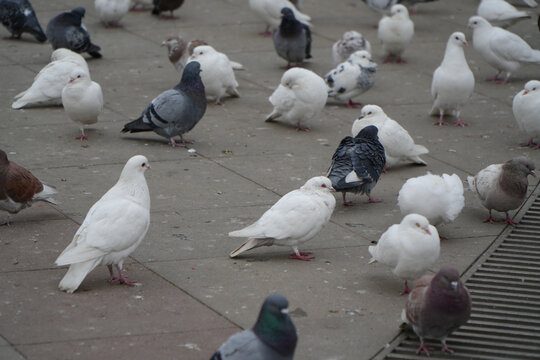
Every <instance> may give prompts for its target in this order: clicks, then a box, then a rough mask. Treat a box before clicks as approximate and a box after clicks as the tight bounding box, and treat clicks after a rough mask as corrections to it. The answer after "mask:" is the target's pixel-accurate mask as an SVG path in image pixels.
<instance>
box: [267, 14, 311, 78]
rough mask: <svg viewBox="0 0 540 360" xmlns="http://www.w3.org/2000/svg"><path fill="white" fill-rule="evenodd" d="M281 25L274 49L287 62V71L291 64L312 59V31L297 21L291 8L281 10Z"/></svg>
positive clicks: (276, 35)
mask: <svg viewBox="0 0 540 360" xmlns="http://www.w3.org/2000/svg"><path fill="white" fill-rule="evenodd" d="M281 14H282V16H281V24H279V27H278V29H277V30H276V31H275V32H274V36H273V38H274V47H275V49H276V52H277V54H278V55H279V56H280V57H282V58H283V59H285V60H287V66H286V67H285V68H286V69H289V68H290V67H291V63H295V64H297V65H299V64H301V63H302V62H303V61H304V59H310V58H311V31H310V30H309V26H307V25H306V24H303V23H301V22H300V21H298V20H296V18H295V17H294V13H293V11H292V10H291V9H290V8H287V7H285V8H283V9H281Z"/></svg>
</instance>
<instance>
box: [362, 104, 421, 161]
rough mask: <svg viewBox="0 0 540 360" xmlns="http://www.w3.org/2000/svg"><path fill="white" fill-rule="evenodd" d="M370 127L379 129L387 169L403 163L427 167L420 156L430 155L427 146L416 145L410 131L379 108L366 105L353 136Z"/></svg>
mask: <svg viewBox="0 0 540 360" xmlns="http://www.w3.org/2000/svg"><path fill="white" fill-rule="evenodd" d="M368 125H375V126H376V127H377V128H378V129H379V140H380V142H381V144H382V145H383V147H384V152H385V155H386V168H390V167H392V166H395V165H397V164H399V163H400V162H403V161H412V162H413V163H415V164H420V165H427V164H426V162H425V161H424V160H423V159H422V158H420V155H424V154H427V153H429V150H428V149H426V147H425V146H422V145H417V144H415V143H414V140H413V138H412V137H411V135H409V133H408V131H407V130H405V129H404V128H403V127H402V126H401V125H400V124H399V123H398V122H397V121H395V120H392V119H391V118H389V117H388V115H386V114H385V113H384V111H383V109H381V108H380V107H379V106H377V105H366V106H364V107H363V108H362V110H361V111H360V117H359V118H358V119H356V120H355V121H354V123H353V125H352V131H351V132H352V136H353V137H354V136H356V135H357V134H358V133H359V132H360V130H362V129H363V128H365V127H366V126H368Z"/></svg>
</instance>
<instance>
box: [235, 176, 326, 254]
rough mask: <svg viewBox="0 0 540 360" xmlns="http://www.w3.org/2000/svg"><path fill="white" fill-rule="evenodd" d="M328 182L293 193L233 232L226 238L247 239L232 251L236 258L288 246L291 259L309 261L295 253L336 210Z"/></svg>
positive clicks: (316, 181) (320, 179)
mask: <svg viewBox="0 0 540 360" xmlns="http://www.w3.org/2000/svg"><path fill="white" fill-rule="evenodd" d="M332 191H334V188H333V187H332V182H331V181H330V179H328V178H327V177H324V176H317V177H314V178H311V179H309V180H308V181H307V182H306V183H305V184H304V185H303V186H302V187H301V188H300V189H297V190H293V191H291V192H289V193H287V194H285V196H283V197H282V198H281V199H279V200H278V202H277V203H275V204H274V205H273V206H272V207H271V208H270V209H268V210H267V211H266V212H265V213H264V214H263V215H262V216H261V218H260V219H259V220H257V221H256V222H255V223H253V224H251V225H249V226H248V227H246V228H244V229H241V230H237V231H232V232H230V233H229V236H235V237H247V238H249V239H248V240H247V241H246V242H245V243H243V244H242V245H240V247H238V248H237V249H235V250H233V251H232V252H231V253H230V254H229V256H230V257H235V256H238V255H239V254H241V253H243V252H244V251H247V250H250V249H254V248H256V247H259V246H270V245H280V246H291V247H292V248H293V249H294V253H293V254H291V255H290V258H291V259H298V260H311V259H313V258H312V257H309V256H307V255H309V254H310V252H307V251H306V252H304V251H299V250H298V245H299V244H301V243H303V242H306V241H308V240H310V239H311V238H312V237H314V236H315V235H317V233H319V231H321V230H322V228H323V227H324V226H325V225H326V223H328V221H329V220H330V216H331V215H332V212H333V211H334V208H335V207H336V199H335V198H334V195H333V194H332Z"/></svg>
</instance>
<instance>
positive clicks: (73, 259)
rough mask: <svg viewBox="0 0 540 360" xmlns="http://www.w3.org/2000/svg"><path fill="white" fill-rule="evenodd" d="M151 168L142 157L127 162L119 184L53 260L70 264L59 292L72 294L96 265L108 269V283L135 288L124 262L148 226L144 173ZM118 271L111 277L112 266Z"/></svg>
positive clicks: (90, 214)
mask: <svg viewBox="0 0 540 360" xmlns="http://www.w3.org/2000/svg"><path fill="white" fill-rule="evenodd" d="M147 169H150V164H149V163H148V159H147V158H146V157H144V156H142V155H136V156H133V157H132V158H131V159H129V160H128V161H127V163H126V165H125V166H124V169H123V170H122V173H121V174H120V178H119V179H118V182H117V183H116V184H115V185H114V186H113V187H112V188H110V189H109V191H107V192H106V193H105V195H103V196H102V197H101V199H99V200H98V201H97V202H96V203H95V204H94V205H93V206H92V207H91V208H90V210H89V211H88V214H87V215H86V218H85V219H84V221H83V223H82V225H81V227H80V228H79V230H77V232H76V233H75V236H74V237H73V240H72V241H71V243H70V244H69V245H68V246H67V247H66V249H65V250H64V251H62V253H61V254H60V256H58V258H57V259H56V265H57V266H64V265H69V270H68V272H67V273H66V275H65V276H64V278H63V279H62V280H61V281H60V284H59V285H58V287H59V288H60V290H63V291H67V292H68V293H72V292H74V291H75V290H77V288H78V287H79V285H80V284H81V282H82V281H83V280H84V278H85V277H86V275H88V273H90V271H92V270H93V269H94V268H95V267H96V266H98V265H107V266H108V267H109V273H110V281H112V282H114V281H120V283H123V284H128V285H134V284H135V282H134V281H128V279H127V278H126V276H125V274H124V273H123V271H122V265H123V263H124V260H125V259H126V258H127V257H128V256H129V254H131V253H132V252H133V251H134V250H135V249H136V248H137V246H139V243H140V242H141V241H142V239H143V238H144V236H145V235H146V232H147V230H148V226H149V225H150V194H149V192H148V185H147V184H146V179H145V178H144V173H145V171H146V170H147ZM112 265H115V267H116V269H117V271H118V277H116V276H114V273H113V267H112Z"/></svg>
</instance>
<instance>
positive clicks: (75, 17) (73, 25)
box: [46, 7, 101, 58]
mask: <svg viewBox="0 0 540 360" xmlns="http://www.w3.org/2000/svg"><path fill="white" fill-rule="evenodd" d="M85 12H86V10H85V9H84V8H83V7H77V8H75V9H73V10H71V11H69V12H63V13H61V14H59V15H56V16H55V17H54V18H52V19H51V21H49V24H48V25H47V31H46V33H47V37H48V38H49V41H50V43H51V45H52V47H53V49H55V50H56V49H58V48H66V49H69V50H72V51H75V52H77V53H79V54H80V53H84V52H87V53H89V54H90V55H91V56H92V57H95V58H100V57H101V54H100V53H99V50H101V48H100V47H99V46H97V45H94V44H92V42H91V41H90V34H89V33H88V31H87V30H86V28H85V27H84V25H82V23H81V19H82V18H83V17H84V14H85Z"/></svg>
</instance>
